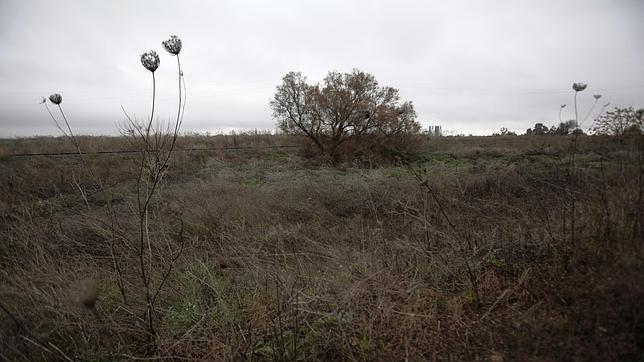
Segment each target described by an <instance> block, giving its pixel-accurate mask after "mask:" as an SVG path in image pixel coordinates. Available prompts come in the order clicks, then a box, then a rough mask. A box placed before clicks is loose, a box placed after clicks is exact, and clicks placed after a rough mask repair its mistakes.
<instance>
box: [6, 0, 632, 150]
mask: <svg viewBox="0 0 644 362" xmlns="http://www.w3.org/2000/svg"><path fill="white" fill-rule="evenodd" d="M0 32H1V33H0V35H1V36H0V137H13V136H28V135H35V134H37V135H47V134H54V135H56V134H58V130H57V129H56V128H55V127H54V125H53V123H52V121H51V120H50V118H49V116H48V115H47V113H46V111H45V110H44V108H43V106H42V105H39V104H38V103H39V100H40V96H43V95H44V96H47V95H49V94H51V93H53V92H60V93H62V95H63V99H64V101H63V106H64V109H65V111H66V112H67V113H68V116H69V118H70V122H71V123H72V126H73V127H74V128H75V129H76V130H77V133H83V134H115V133H116V132H117V131H116V129H117V125H118V124H120V123H122V122H123V119H124V116H123V113H122V111H121V105H122V106H123V107H125V109H126V110H127V111H128V112H130V113H131V114H135V115H136V116H137V117H138V118H140V119H141V118H145V117H146V115H147V114H148V112H149V103H150V98H151V94H150V90H151V76H150V73H149V72H148V71H147V70H145V69H144V68H143V67H142V66H141V64H140V61H139V56H140V54H141V53H143V52H145V51H147V50H150V49H155V50H157V52H158V53H159V54H160V55H161V66H160V68H159V70H158V71H157V84H158V87H159V88H158V89H159V92H158V100H159V104H160V105H159V108H158V110H159V112H158V115H159V117H162V118H170V117H172V114H173V113H174V112H176V102H177V101H176V92H177V90H176V88H175V85H176V63H175V61H176V60H175V59H174V58H172V57H170V56H169V55H168V54H167V53H165V51H163V49H162V47H161V41H162V40H164V39H166V38H167V37H168V36H169V35H171V34H176V35H178V36H179V37H180V38H181V39H182V40H183V50H182V54H181V61H182V66H183V68H184V74H185V79H186V82H187V87H188V101H187V106H186V115H185V119H184V130H185V131H211V132H216V131H228V130H231V129H254V128H258V129H274V128H275V126H274V124H275V122H274V121H273V120H272V119H271V112H270V109H269V106H268V102H269V100H270V99H271V97H272V95H273V94H274V90H275V87H276V86H277V85H278V84H279V83H280V80H281V78H282V77H283V76H284V74H285V73H287V72H289V71H292V70H293V71H301V72H303V73H304V74H305V75H306V76H307V77H308V78H309V80H311V81H314V82H317V81H320V80H322V78H323V77H324V76H325V74H326V73H327V72H328V71H330V70H336V71H340V72H349V71H351V69H352V68H358V69H360V70H363V71H366V72H370V73H373V74H374V75H375V76H376V79H378V81H379V82H380V84H382V85H389V86H393V87H395V88H398V89H399V90H400V93H401V95H402V97H403V99H404V100H411V101H413V103H414V105H415V107H416V111H417V113H418V119H419V121H420V122H421V123H422V124H423V125H424V126H427V125H429V124H440V125H442V126H443V128H444V129H446V130H454V131H456V132H458V133H465V134H469V133H473V134H486V133H487V134H489V133H492V132H494V131H498V129H499V128H500V127H507V128H509V129H510V130H516V131H518V132H525V129H526V128H528V127H531V126H532V125H533V124H534V123H535V122H537V121H540V122H544V123H546V124H548V125H550V124H554V123H555V122H558V112H559V106H560V105H561V104H564V103H566V104H568V107H566V108H565V109H564V118H571V117H572V115H571V114H570V113H566V112H571V111H572V90H571V84H572V83H573V82H586V83H588V84H589V86H588V89H587V90H586V91H585V92H583V93H581V94H580V109H581V110H582V111H581V113H582V114H584V113H585V110H587V109H588V108H589V107H590V105H591V104H592V101H593V100H594V99H593V98H592V95H593V94H596V93H600V94H602V95H603V98H602V99H601V101H602V102H601V104H603V103H605V102H612V104H616V105H629V106H630V105H632V106H635V107H642V106H644V1H642V0H547V1H546V0H532V1H527V0H526V1H521V0H507V1H505V0H488V1H483V0H471V1H459V0H456V1H455V0H450V1H446V0H436V1H429V0H427V1H402V0H396V1H377V0H371V1H369V0H365V1H357V0H338V1H330V0H326V1H320V0H318V1H306V0H292V1H277V0H273V1H242V0H230V1H221V0H218V1H172V2H171V1H160V0H150V1H136V0H127V1H126V0H122V1H116V0H114V1H90V0H77V1H71V0H70V1H63V0H57V1H28V0H2V1H0ZM601 104H600V105H601ZM599 108H600V107H599V106H598V107H597V108H596V109H597V110H598V109H599ZM584 115H585V114H584ZM591 118H592V117H591ZM589 123H590V121H589Z"/></svg>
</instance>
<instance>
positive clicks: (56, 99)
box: [49, 93, 63, 105]
mask: <svg viewBox="0 0 644 362" xmlns="http://www.w3.org/2000/svg"><path fill="white" fill-rule="evenodd" d="M49 101H50V102H51V103H53V104H55V105H59V104H61V103H62V102H63V96H61V95H60V94H59V93H54V94H52V95H50V96H49Z"/></svg>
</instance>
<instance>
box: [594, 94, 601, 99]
mask: <svg viewBox="0 0 644 362" xmlns="http://www.w3.org/2000/svg"><path fill="white" fill-rule="evenodd" d="M593 97H594V98H595V99H599V98H601V97H602V95H601V94H595V95H593Z"/></svg>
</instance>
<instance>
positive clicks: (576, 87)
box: [572, 83, 588, 92]
mask: <svg viewBox="0 0 644 362" xmlns="http://www.w3.org/2000/svg"><path fill="white" fill-rule="evenodd" d="M587 86H588V85H587V84H586V83H573V84H572V89H574V90H575V92H581V91H583V90H584V89H586V87H587Z"/></svg>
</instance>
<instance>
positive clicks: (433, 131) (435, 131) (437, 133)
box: [427, 125, 443, 137]
mask: <svg viewBox="0 0 644 362" xmlns="http://www.w3.org/2000/svg"><path fill="white" fill-rule="evenodd" d="M427 133H428V134H429V135H430V136H433V137H441V136H442V135H443V127H441V126H432V125H429V129H428V130H427Z"/></svg>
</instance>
